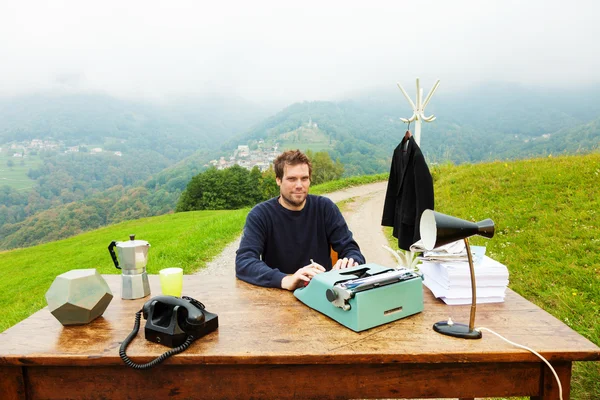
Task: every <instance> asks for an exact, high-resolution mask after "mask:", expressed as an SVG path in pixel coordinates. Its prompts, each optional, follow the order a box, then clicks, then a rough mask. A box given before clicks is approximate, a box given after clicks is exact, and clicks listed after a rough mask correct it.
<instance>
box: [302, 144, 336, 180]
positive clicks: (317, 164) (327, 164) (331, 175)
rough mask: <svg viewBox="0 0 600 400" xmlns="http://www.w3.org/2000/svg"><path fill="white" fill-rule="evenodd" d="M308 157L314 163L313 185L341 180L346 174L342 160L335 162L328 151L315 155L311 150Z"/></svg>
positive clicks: (307, 153)
mask: <svg viewBox="0 0 600 400" xmlns="http://www.w3.org/2000/svg"><path fill="white" fill-rule="evenodd" d="M306 155H307V156H308V158H309V159H310V161H311V163H312V179H311V184H313V185H318V184H320V183H324V182H328V181H333V180H336V179H339V178H341V176H342V174H343V173H344V165H343V164H342V163H341V162H340V160H336V161H335V162H334V161H333V160H332V159H331V157H330V156H329V153H328V152H326V151H320V152H317V153H314V154H313V152H312V151H311V150H308V151H307V152H306Z"/></svg>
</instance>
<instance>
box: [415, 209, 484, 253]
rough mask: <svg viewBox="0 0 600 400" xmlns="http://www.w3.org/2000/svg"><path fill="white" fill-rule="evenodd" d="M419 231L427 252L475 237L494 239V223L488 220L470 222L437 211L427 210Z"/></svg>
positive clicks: (422, 217)
mask: <svg viewBox="0 0 600 400" xmlns="http://www.w3.org/2000/svg"><path fill="white" fill-rule="evenodd" d="M419 229H420V234H421V240H422V241H423V246H424V247H425V249H427V250H433V249H435V248H436V247H440V246H443V245H445V244H448V243H452V242H456V241H457V240H461V239H464V238H468V237H470V236H473V235H480V236H484V237H486V238H492V237H493V236H494V221H492V220H491V219H489V218H488V219H485V220H483V221H479V222H470V221H465V220H463V219H460V218H456V217H451V216H449V215H446V214H442V213H439V212H437V211H433V210H425V211H423V214H422V215H421V223H420V225H419Z"/></svg>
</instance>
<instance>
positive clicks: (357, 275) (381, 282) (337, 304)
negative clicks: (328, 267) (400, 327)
mask: <svg viewBox="0 0 600 400" xmlns="http://www.w3.org/2000/svg"><path fill="white" fill-rule="evenodd" d="M294 296H296V297H297V298H298V299H299V300H300V301H301V302H303V303H304V304H306V305H307V306H309V307H310V308H313V309H315V310H317V311H319V312H321V313H323V314H325V315H327V316H328V317H330V318H332V319H334V320H335V321H337V322H339V323H340V324H342V325H344V326H346V327H348V328H350V329H352V330H353V331H355V332H360V331H364V330H366V329H370V328H373V327H375V326H378V325H383V324H386V323H388V322H392V321H396V320H398V319H401V318H404V317H408V316H409V315H413V314H416V313H419V312H421V311H423V283H422V280H421V277H420V276H419V275H417V274H416V273H414V272H413V271H411V270H408V269H405V268H386V267H382V266H381V265H377V264H363V265H358V266H356V267H352V268H347V269H343V270H332V271H328V272H323V273H322V274H318V275H316V276H315V277H313V278H312V279H311V281H310V283H309V284H308V285H307V286H306V287H303V288H299V289H296V290H295V291H294Z"/></svg>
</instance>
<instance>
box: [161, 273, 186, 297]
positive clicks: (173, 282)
mask: <svg viewBox="0 0 600 400" xmlns="http://www.w3.org/2000/svg"><path fill="white" fill-rule="evenodd" d="M159 274H160V289H161V290H162V293H163V294H164V295H167V296H175V297H181V290H182V288H183V269H181V268H165V269H161V270H160V272H159Z"/></svg>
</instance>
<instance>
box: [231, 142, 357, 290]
mask: <svg viewBox="0 0 600 400" xmlns="http://www.w3.org/2000/svg"><path fill="white" fill-rule="evenodd" d="M273 168H274V169H275V180H276V182H277V186H279V196H278V197H274V198H272V199H270V200H267V201H265V202H263V203H260V204H258V205H256V206H255V207H254V208H253V209H252V210H251V211H250V213H249V214H248V217H247V218H246V225H245V226H244V233H243V235H242V241H241V243H240V247H239V249H238V251H237V255H236V258H235V271H236V276H237V277H238V279H241V280H243V281H246V282H249V283H252V284H254V285H259V286H266V287H276V288H282V289H287V290H294V289H296V288H298V287H300V286H302V285H305V284H306V283H308V282H310V280H311V279H312V277H314V276H315V275H317V274H319V273H321V272H324V271H326V270H330V269H332V268H333V269H343V268H348V267H352V266H355V265H359V264H364V263H365V258H364V256H363V255H362V253H361V252H360V248H359V247H358V244H357V243H356V242H355V241H354V239H353V238H352V232H350V230H349V229H348V225H347V224H346V221H345V220H344V217H343V216H342V213H341V212H340V210H339V209H338V208H337V206H336V205H335V204H334V203H333V202H332V201H331V200H329V199H328V198H326V197H322V196H313V195H309V194H308V189H309V187H310V178H311V174H312V165H311V163H310V160H309V159H308V157H306V155H305V154H303V153H302V152H300V150H290V151H286V152H284V153H282V154H281V155H279V157H277V159H275V162H274V163H273ZM331 248H333V250H335V251H336V252H337V253H338V255H339V258H338V261H337V262H336V263H335V265H333V266H332V265H331V264H332V262H331ZM324 266H325V267H324Z"/></svg>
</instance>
